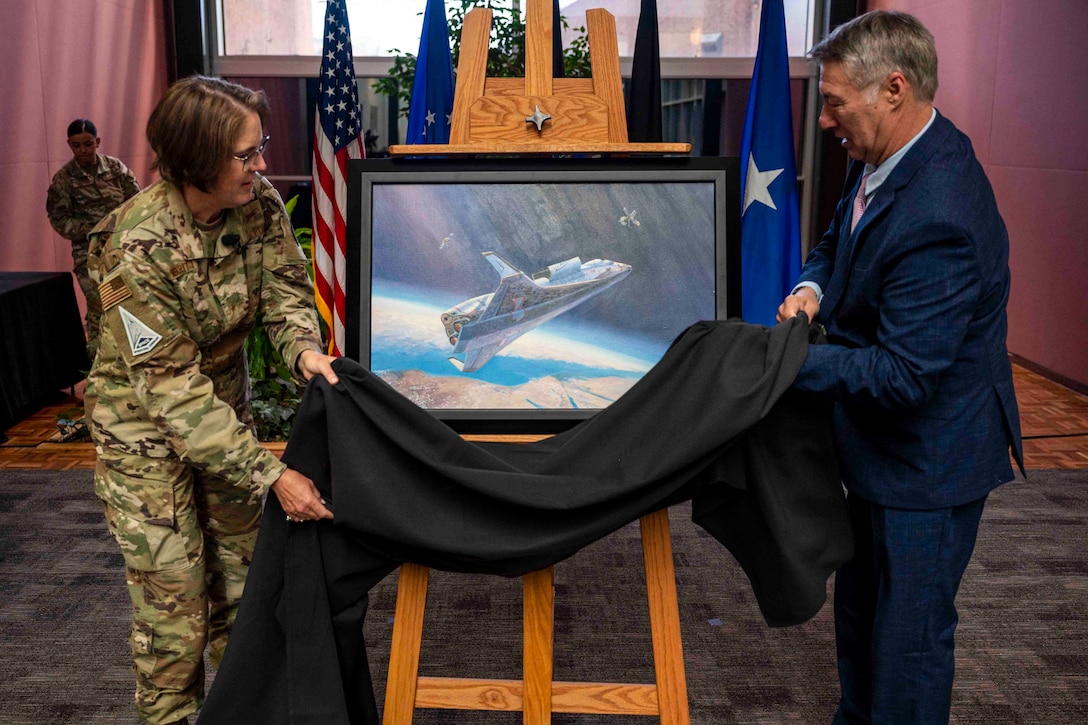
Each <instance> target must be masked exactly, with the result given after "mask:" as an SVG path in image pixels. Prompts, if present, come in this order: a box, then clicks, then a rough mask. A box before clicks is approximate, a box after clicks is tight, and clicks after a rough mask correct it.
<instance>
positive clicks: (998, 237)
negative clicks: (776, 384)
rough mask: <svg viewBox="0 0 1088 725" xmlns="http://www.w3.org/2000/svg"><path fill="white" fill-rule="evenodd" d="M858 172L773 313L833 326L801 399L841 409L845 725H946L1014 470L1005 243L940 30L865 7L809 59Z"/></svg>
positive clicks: (833, 125) (810, 366) (830, 125)
mask: <svg viewBox="0 0 1088 725" xmlns="http://www.w3.org/2000/svg"><path fill="white" fill-rule="evenodd" d="M810 56H811V57H812V58H813V60H815V61H816V62H818V63H819V64H820V92H821V95H822V96H823V100H824V106H823V111H822V112H821V114H820V126H821V127H822V128H823V129H824V130H826V131H832V132H833V133H834V134H835V135H836V136H837V137H839V138H841V139H842V146H843V148H845V149H846V151H847V153H848V154H849V155H850V157H851V158H852V159H853V161H852V164H851V169H850V172H849V174H848V177H847V183H846V188H845V191H844V194H843V197H842V199H841V201H840V202H839V205H838V208H837V210H836V213H835V218H834V220H833V221H832V223H831V226H830V228H829V229H828V230H827V232H826V233H825V234H824V236H823V238H822V239H821V241H820V243H819V244H818V245H817V246H816V248H815V249H813V250H812V253H811V254H810V255H809V257H808V259H807V261H806V263H805V266H804V269H803V270H802V272H801V276H800V281H799V282H798V286H797V287H796V288H795V289H794V291H793V292H792V293H791V294H790V295H789V296H788V297H787V298H786V300H785V301H784V302H783V303H782V305H781V307H780V308H779V310H778V319H779V320H784V319H787V318H790V317H793V316H795V315H797V314H799V313H801V312H804V313H806V314H807V315H808V317H809V318H810V319H813V320H816V321H818V322H820V323H822V324H823V325H824V326H825V328H826V330H827V338H828V341H829V343H830V344H827V345H814V346H812V347H811V348H810V350H809V355H808V359H807V360H806V361H805V364H804V367H803V368H802V369H801V372H800V374H799V375H798V377H797V380H796V382H795V383H794V385H795V387H797V388H800V389H802V390H806V391H809V392H812V393H816V394H818V395H821V396H825V397H827V398H829V399H831V400H832V401H833V402H834V417H833V421H834V438H835V444H836V447H837V452H838V455H839V459H840V465H841V470H842V476H843V483H844V484H845V486H846V489H847V499H848V502H849V507H850V512H851V517H852V523H853V526H854V533H855V540H856V549H857V550H856V554H855V558H854V559H853V560H852V561H851V562H850V563H848V564H847V565H845V566H844V567H843V568H842V569H840V570H839V572H838V573H837V574H836V578H835V632H836V643H837V650H838V661H839V680H840V684H841V689H842V696H841V699H840V702H839V708H838V711H837V712H836V714H835V718H834V723H836V724H845V723H851V724H852V723H894V724H896V725H900V724H903V723H946V722H947V721H948V717H949V710H950V706H951V693H952V679H953V672H954V664H955V662H954V652H953V635H954V632H955V628H956V623H957V614H956V608H955V596H956V591H957V589H958V588H959V583H960V579H961V578H962V576H963V572H964V570H965V569H966V567H967V563H968V561H969V560H970V558H971V553H972V551H973V550H974V546H975V535H976V533H977V531H978V524H979V519H980V517H981V515H982V509H983V505H984V503H985V500H986V496H987V494H988V493H989V492H990V491H991V490H993V489H994V488H996V487H997V486H999V485H1000V484H1002V483H1004V482H1006V481H1009V480H1011V479H1012V478H1013V472H1012V466H1011V464H1010V460H1009V450H1010V447H1011V448H1012V450H1013V454H1014V455H1015V457H1016V460H1017V463H1018V464H1019V466H1020V468H1021V470H1022V469H1023V462H1022V455H1021V450H1020V423H1019V414H1018V412H1017V406H1016V398H1015V395H1014V391H1013V385H1012V370H1011V366H1010V364H1009V359H1008V353H1007V350H1006V347H1005V337H1006V331H1007V320H1006V314H1005V305H1006V302H1007V301H1008V297H1009V267H1008V256H1009V241H1008V235H1007V233H1006V231H1005V224H1004V222H1003V221H1002V219H1001V216H1000V214H999V213H998V211H997V205H996V203H995V200H994V195H993V190H992V189H991V187H990V184H989V181H988V180H987V179H986V175H985V173H984V172H983V170H982V167H981V166H980V165H979V163H978V160H977V159H976V158H975V154H974V151H973V149H972V148H971V143H970V141H969V140H968V138H967V137H966V136H965V135H964V134H963V133H961V132H960V131H959V130H957V129H956V127H955V126H953V125H952V123H951V122H950V121H948V120H947V119H946V118H944V117H943V116H941V115H940V114H939V113H938V112H937V111H936V110H935V109H934V107H933V97H934V94H935V93H936V90H937V53H936V48H935V45H934V41H933V36H932V35H931V34H930V33H929V31H928V30H926V29H925V28H924V27H923V26H922V25H921V23H919V22H918V21H917V20H916V19H915V18H913V17H911V16H910V15H907V14H904V13H894V12H880V11H877V12H872V13H867V14H865V15H862V16H860V17H858V18H855V19H854V20H852V21H850V22H849V23H847V24H845V25H842V26H840V27H838V28H836V29H835V31H834V32H833V33H831V35H830V36H829V37H828V38H827V39H826V40H824V41H823V42H821V43H819V44H818V45H817V46H816V47H814V48H813V49H812V51H811V52H810Z"/></svg>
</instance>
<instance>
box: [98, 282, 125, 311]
mask: <svg viewBox="0 0 1088 725" xmlns="http://www.w3.org/2000/svg"><path fill="white" fill-rule="evenodd" d="M131 296H132V292H130V291H129V288H128V285H127V284H125V280H124V279H123V278H122V277H121V276H120V275H117V276H116V277H112V278H110V279H107V280H106V281H105V282H103V283H102V284H100V285H98V297H99V299H101V300H102V309H103V310H108V309H110V308H111V307H113V306H114V305H117V304H119V303H121V302H124V301H125V300H127V299H128V298H129V297H131Z"/></svg>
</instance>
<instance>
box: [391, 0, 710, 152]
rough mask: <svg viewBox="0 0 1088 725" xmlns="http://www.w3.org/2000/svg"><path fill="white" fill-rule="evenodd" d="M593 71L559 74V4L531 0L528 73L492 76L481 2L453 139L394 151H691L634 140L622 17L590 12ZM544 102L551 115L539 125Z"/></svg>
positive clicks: (465, 31) (461, 74)
mask: <svg viewBox="0 0 1088 725" xmlns="http://www.w3.org/2000/svg"><path fill="white" fill-rule="evenodd" d="M586 33H587V35H588V37H589V56H590V64H591V66H592V69H593V77H592V78H552V3H551V2H549V0H528V3H527V7H526V19H525V36H526V37H525V77H524V78H488V77H487V75H486V74H487V47H488V40H489V38H490V37H491V10H490V9H488V8H474V9H473V10H471V11H469V13H468V14H467V15H465V23H464V26H463V28H462V30H461V57H460V60H459V61H458V64H457V87H456V90H455V92H454V96H453V115H452V121H451V128H450V142H449V143H448V144H418V145H404V144H401V145H393V146H390V147H389V153H390V154H391V155H393V156H408V155H410V156H427V155H437V156H452V155H458V154H491V155H493V154H567V153H589V154H638V153H652V154H665V153H682V154H686V153H690V152H691V144H687V143H628V141H627V112H626V110H625V109H624V105H623V79H622V77H621V76H620V58H619V46H618V44H617V42H616V19H615V18H614V17H613V16H612V13H610V12H608V11H607V10H602V9H600V8H594V9H592V10H588V11H586ZM537 109H539V110H540V112H541V114H542V116H547V119H546V120H541V121H540V125H539V127H538V125H537V123H536V122H535V121H532V120H531V119H532V118H533V117H534V114H535V113H536V110H537Z"/></svg>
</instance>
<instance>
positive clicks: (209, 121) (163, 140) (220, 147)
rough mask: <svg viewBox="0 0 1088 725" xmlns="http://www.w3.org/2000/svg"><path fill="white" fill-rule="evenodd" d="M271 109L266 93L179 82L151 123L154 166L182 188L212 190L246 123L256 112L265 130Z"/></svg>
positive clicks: (197, 79)
mask: <svg viewBox="0 0 1088 725" xmlns="http://www.w3.org/2000/svg"><path fill="white" fill-rule="evenodd" d="M268 110H269V107H268V98H267V97H266V96H265V94H264V91H254V90H251V89H249V88H246V87H244V86H240V85H238V84H236V83H231V82H229V81H225V80H223V79H222V78H211V77H208V76H201V75H194V76H190V77H188V78H185V79H183V80H180V81H178V82H177V83H175V84H174V85H172V86H170V88H169V89H168V90H167V91H166V95H164V96H163V97H162V100H160V101H159V104H158V105H157V106H156V107H155V110H154V111H152V112H151V118H150V119H148V122H147V141H148V143H150V144H151V148H152V149H153V150H154V151H155V167H156V168H157V169H158V171H159V174H161V175H162V177H163V178H164V179H166V180H167V181H170V182H173V183H174V184H177V185H178V186H181V185H182V184H188V185H190V186H194V187H196V188H197V189H199V190H201V191H208V189H209V187H210V186H211V184H212V183H213V182H214V181H215V179H216V177H217V176H219V172H220V171H221V170H222V168H223V164H225V163H227V162H228V161H229V160H231V156H232V155H233V154H234V152H235V150H234V148H233V146H234V144H235V143H236V142H237V139H238V136H239V135H240V134H241V130H242V126H243V124H244V123H245V121H246V119H248V118H249V115H250V114H251V113H256V114H257V115H258V116H259V117H260V119H261V125H262V126H263V125H264V121H265V117H266V116H267V114H268Z"/></svg>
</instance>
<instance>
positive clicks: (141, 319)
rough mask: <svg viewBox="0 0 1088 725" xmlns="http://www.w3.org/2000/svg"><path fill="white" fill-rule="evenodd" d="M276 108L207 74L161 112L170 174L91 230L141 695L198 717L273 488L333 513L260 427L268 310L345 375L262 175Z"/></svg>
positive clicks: (98, 484)
mask: <svg viewBox="0 0 1088 725" xmlns="http://www.w3.org/2000/svg"><path fill="white" fill-rule="evenodd" d="M267 109H268V105H267V101H266V99H265V96H264V93H263V92H254V91H251V90H249V89H246V88H243V87H241V86H237V85H235V84H232V83H228V82H226V81H223V80H220V79H214V78H206V77H202V76H193V77H191V78H188V79H185V80H182V81H180V82H178V83H176V84H175V85H174V86H172V87H171V88H170V89H169V90H168V91H167V93H166V95H165V96H164V97H163V99H162V100H161V101H160V102H159V105H158V106H157V107H156V109H155V110H154V112H152V114H151V118H150V120H149V121H148V127H147V138H148V141H149V142H150V144H151V147H152V148H153V149H154V150H155V153H156V156H157V158H156V165H157V167H158V170H159V173H160V174H161V175H162V177H163V178H162V180H161V181H159V182H158V183H156V184H153V185H152V186H150V187H149V188H147V189H146V190H144V191H143V192H142V193H140V194H138V195H137V196H135V197H133V198H132V199H130V200H129V201H128V202H126V203H125V204H123V205H122V206H121V207H119V208H118V209H116V210H114V211H113V212H112V213H110V214H109V215H108V216H107V217H106V218H105V219H103V220H102V222H101V223H100V224H99V225H98V226H97V227H96V228H95V229H94V231H93V232H92V233H91V248H90V254H91V258H90V268H91V276H92V279H94V280H95V282H96V283H97V284H98V289H99V293H100V296H101V299H102V307H103V315H102V328H101V335H100V343H99V354H98V357H97V358H96V359H95V362H94V365H93V367H92V369H91V373H90V375H89V377H88V382H87V391H86V396H85V397H86V408H87V420H88V424H89V427H90V429H91V434H92V436H93V438H94V441H95V447H96V450H97V454H98V461H97V466H96V469H95V493H96V494H97V495H98V496H99V498H101V499H102V501H103V503H104V504H105V513H106V522H107V524H108V526H109V529H110V532H111V533H112V534H113V536H114V538H115V539H116V540H117V542H118V544H119V545H120V547H121V551H122V553H123V555H124V559H125V567H126V575H127V576H126V578H127V583H128V588H129V593H130V595H131V597H132V603H133V625H132V636H131V644H132V653H133V657H134V660H135V670H136V683H137V684H136V707H137V710H138V711H139V714H140V717H141V718H143V719H144V720H145V721H146V722H149V723H175V722H186V721H187V716H188V715H190V714H192V713H193V712H195V711H196V710H197V708H198V707H199V706H200V704H201V703H202V701H203V697H204V692H203V688H204V670H203V653H204V648H205V645H208V646H209V647H210V656H211V659H212V662H213V663H215V664H218V662H219V659H220V658H221V657H222V654H223V650H224V648H225V647H226V643H227V636H228V634H229V632H230V628H231V624H232V623H233V621H234V617H235V613H236V610H237V606H238V602H239V600H240V598H241V596H242V587H243V584H244V581H245V576H246V572H247V570H248V566H249V562H250V558H251V556H252V553H253V546H254V543H255V541H256V536H257V528H258V524H259V522H260V514H261V498H262V496H263V495H264V494H265V492H266V491H268V490H269V488H271V490H272V491H273V492H274V493H275V494H276V495H277V497H278V498H279V501H280V503H281V504H282V506H283V509H284V510H285V511H286V512H287V515H288V518H290V519H292V520H312V519H319V518H332V513H331V512H330V511H329V510H328V508H326V506H325V505H324V504H325V502H324V501H323V500H322V499H321V498H320V496H319V494H318V492H317V489H316V488H315V487H314V485H313V482H312V481H311V480H310V479H308V478H306V477H305V476H303V475H302V474H300V473H298V472H297V471H293V470H291V469H288V468H287V467H286V466H285V465H284V464H282V463H281V462H280V461H279V460H277V458H276V457H275V456H274V455H272V454H271V453H269V452H268V451H267V450H266V449H265V448H263V447H262V446H261V445H260V444H259V443H258V441H257V439H256V437H255V436H254V433H253V426H252V416H251V414H250V406H249V399H250V390H249V376H248V371H247V368H246V355H245V339H246V337H247V336H248V334H249V332H250V330H251V329H252V328H253V325H254V321H255V320H256V318H257V315H258V314H260V315H261V316H262V317H263V319H264V322H265V325H266V326H267V328H268V332H269V336H270V338H271V339H272V340H273V342H274V344H275V345H276V346H277V348H278V349H279V351H280V352H281V353H282V355H283V359H284V360H287V361H290V362H292V363H293V364H294V368H295V370H296V373H297V375H298V376H299V377H300V378H302V379H307V380H308V379H309V378H311V377H313V376H314V375H323V376H324V377H325V378H327V379H328V380H329V381H330V382H332V383H335V382H337V378H336V375H335V373H333V371H332V368H331V366H330V364H331V362H332V360H333V358H331V357H329V356H327V355H324V354H322V352H321V344H320V337H319V331H318V323H317V317H316V314H315V312H314V308H313V288H312V285H311V283H310V279H309V276H308V275H307V272H306V259H305V257H304V256H303V253H302V250H301V249H300V248H299V246H298V243H297V242H296V240H295V237H294V234H293V232H292V229H291V225H290V222H289V221H288V218H287V213H286V211H285V210H284V207H283V202H282V201H281V199H280V197H279V195H278V194H277V193H276V191H275V189H273V187H272V185H271V184H270V183H269V182H268V181H267V180H266V179H264V177H262V176H261V175H260V172H261V171H262V170H264V168H265V163H264V156H263V152H264V148H265V144H266V143H267V142H268V137H267V136H266V135H265V134H264V130H263V120H264V117H265V114H266V112H267Z"/></svg>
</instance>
